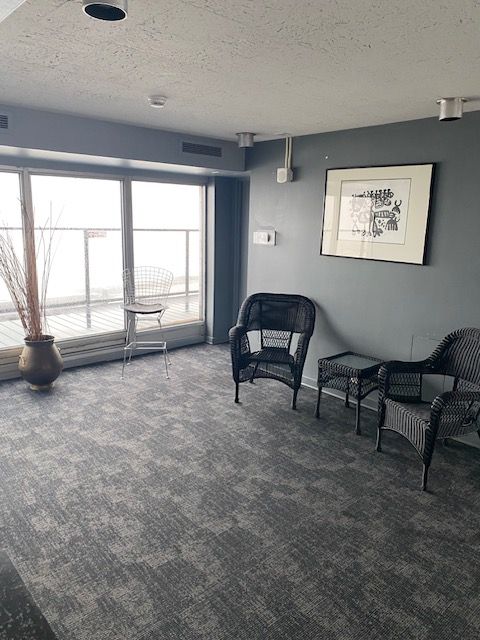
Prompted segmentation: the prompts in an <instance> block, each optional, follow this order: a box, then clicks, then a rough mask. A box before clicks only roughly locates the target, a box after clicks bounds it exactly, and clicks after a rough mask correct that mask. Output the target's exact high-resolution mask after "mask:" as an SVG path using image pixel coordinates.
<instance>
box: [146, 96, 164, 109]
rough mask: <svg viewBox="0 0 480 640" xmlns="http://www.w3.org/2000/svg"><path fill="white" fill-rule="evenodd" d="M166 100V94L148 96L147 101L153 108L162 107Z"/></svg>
mask: <svg viewBox="0 0 480 640" xmlns="http://www.w3.org/2000/svg"><path fill="white" fill-rule="evenodd" d="M166 102H167V98H166V96H148V103H149V105H150V106H151V107H153V108H154V109H163V107H164V106H165V104H166Z"/></svg>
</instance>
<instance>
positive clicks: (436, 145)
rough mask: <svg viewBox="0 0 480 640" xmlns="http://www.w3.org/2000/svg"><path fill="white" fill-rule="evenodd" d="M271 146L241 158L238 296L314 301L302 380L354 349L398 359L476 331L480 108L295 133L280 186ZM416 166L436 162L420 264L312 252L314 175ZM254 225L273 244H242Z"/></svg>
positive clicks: (319, 188) (318, 212)
mask: <svg viewBox="0 0 480 640" xmlns="http://www.w3.org/2000/svg"><path fill="white" fill-rule="evenodd" d="M283 149H284V143H283V141H272V142H265V143H260V144H256V145H255V147H254V148H253V149H252V150H249V152H248V154H247V169H248V170H249V171H250V176H251V178H250V201H249V211H247V212H246V215H247V219H248V238H249V240H248V247H244V249H243V252H242V256H243V259H244V261H246V262H247V264H248V267H247V269H246V274H245V276H244V278H243V282H242V284H241V293H242V294H243V295H245V294H246V293H253V292H255V291H261V290H265V291H276V292H295V293H301V294H304V295H307V296H309V297H310V298H312V299H313V300H314V301H315V302H316V303H317V305H318V307H317V323H316V329H315V334H314V336H313V339H312V341H311V343H310V350H309V355H308V360H307V365H306V369H305V375H306V378H307V382H311V383H313V382H314V379H315V376H316V364H315V363H316V360H317V358H318V357H319V356H324V355H330V354H333V353H335V352H337V351H339V350H342V349H354V350H359V351H363V352H365V353H371V354H373V355H378V356H380V357H382V358H385V359H393V358H399V359H407V360H408V359H410V357H411V353H412V343H413V345H414V346H415V344H416V343H418V340H419V338H421V337H422V336H426V335H432V336H443V335H444V334H446V333H448V332H449V331H451V330H453V329H455V328H459V327H463V326H477V327H478V326H480V197H479V193H480V163H479V161H480V112H474V113H469V114H467V115H466V116H465V117H464V119H463V120H461V121H458V122H452V123H439V122H438V120H437V119H428V120H417V121H413V122H404V123H398V124H392V125H384V126H379V127H369V128H364V129H355V130H350V131H339V132H334V133H327V134H320V135H312V136H304V137H300V138H296V139H295V140H294V145H293V155H294V166H295V182H293V183H291V184H285V185H280V184H277V183H276V181H275V169H276V167H277V166H281V164H282V162H283V153H284V151H283ZM422 162H435V163H437V167H436V176H435V187H434V193H433V202H432V211H431V217H430V230H429V242H428V247H429V249H428V253H427V264H426V265H425V266H415V265H404V264H395V263H388V262H375V261H369V260H355V259H350V258H337V257H330V256H321V255H320V237H321V228H322V216H323V198H324V188H325V176H326V169H328V168H335V167H355V166H369V165H388V164H410V163H412V164H414V163H422ZM262 228H275V229H276V230H277V232H278V246H276V247H262V246H258V245H252V232H253V231H254V230H255V229H262ZM413 351H415V349H413ZM413 355H414V356H415V353H414V354H413ZM308 379H309V380H308Z"/></svg>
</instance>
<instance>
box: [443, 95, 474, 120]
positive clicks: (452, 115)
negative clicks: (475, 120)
mask: <svg viewBox="0 0 480 640" xmlns="http://www.w3.org/2000/svg"><path fill="white" fill-rule="evenodd" d="M465 102H467V99H466V98H440V100H437V104H439V105H440V115H439V116H438V119H439V120H440V121H441V122H450V121H452V120H460V118H461V117H462V116H463V105H464V103H465Z"/></svg>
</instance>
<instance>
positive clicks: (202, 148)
mask: <svg viewBox="0 0 480 640" xmlns="http://www.w3.org/2000/svg"><path fill="white" fill-rule="evenodd" d="M182 152H183V153H195V154H196V155H198V156H213V157H214V158H221V157H222V147H211V146H210V145H208V144H196V143H194V142H182Z"/></svg>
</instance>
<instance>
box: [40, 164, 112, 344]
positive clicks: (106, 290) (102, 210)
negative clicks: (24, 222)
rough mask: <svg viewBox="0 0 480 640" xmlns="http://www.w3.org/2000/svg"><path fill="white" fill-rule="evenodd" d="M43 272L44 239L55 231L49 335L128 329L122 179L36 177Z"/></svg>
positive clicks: (49, 303) (53, 238) (60, 337)
mask: <svg viewBox="0 0 480 640" xmlns="http://www.w3.org/2000/svg"><path fill="white" fill-rule="evenodd" d="M31 183H32V202H33V210H34V220H35V236H36V244H37V248H38V254H39V255H38V266H37V269H38V273H39V277H40V275H41V271H42V266H43V265H42V235H46V234H47V233H48V229H49V228H50V227H53V229H54V231H53V235H52V242H53V252H52V256H53V258H52V268H51V273H50V278H49V283H48V297H47V322H48V331H49V333H51V334H52V335H54V336H55V337H56V338H57V340H62V339H66V338H74V337H79V336H86V335H89V334H98V333H107V332H111V331H120V330H122V329H123V325H124V318H123V311H122V309H121V308H120V304H121V303H122V301H123V291H122V269H123V259H122V227H121V224H122V190H121V186H122V185H121V182H120V181H119V180H102V179H98V178H93V179H92V178H77V177H71V176H67V177H66V176H51V175H32V178H31Z"/></svg>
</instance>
